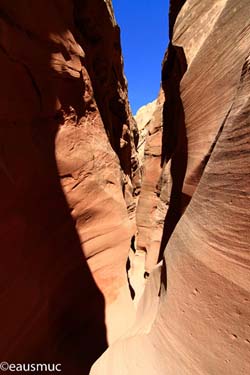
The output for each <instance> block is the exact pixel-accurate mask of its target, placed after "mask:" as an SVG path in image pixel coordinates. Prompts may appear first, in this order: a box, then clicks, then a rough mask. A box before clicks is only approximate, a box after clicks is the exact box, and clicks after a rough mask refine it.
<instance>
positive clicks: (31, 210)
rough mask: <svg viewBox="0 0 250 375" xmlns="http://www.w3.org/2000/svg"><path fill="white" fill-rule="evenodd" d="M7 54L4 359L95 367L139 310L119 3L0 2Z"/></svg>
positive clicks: (3, 56) (1, 147)
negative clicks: (132, 280) (130, 271)
mask: <svg viewBox="0 0 250 375" xmlns="http://www.w3.org/2000/svg"><path fill="white" fill-rule="evenodd" d="M0 62H1V69H0V74H1V87H2V90H1V100H0V103H1V104H0V132H1V144H0V177H1V184H0V190H1V196H2V209H1V222H0V236H1V273H0V274H1V319H0V330H1V343H0V355H1V360H5V361H9V362H10V363H11V362H14V363H15V362H17V361H18V362H26V363H27V362H37V361H38V362H39V363H41V362H50V363H55V362H59V363H62V369H63V373H64V374H73V373H74V374H78V373H79V374H86V373H88V371H89V368H90V366H91V364H92V363H93V362H94V360H95V359H96V358H97V357H98V356H100V354H101V353H102V352H103V351H104V350H105V348H106V345H107V339H106V336H107V335H108V340H109V341H112V340H114V338H115V337H116V336H117V335H119V334H120V333H121V332H123V330H125V329H126V327H127V326H128V325H129V324H130V322H131V321H132V319H133V316H134V309H133V305H132V301H131V298H130V292H129V288H128V285H127V274H126V268H125V265H126V260H127V257H128V252H129V247H130V239H131V236H132V234H133V233H134V231H135V224H134V222H133V220H134V209H135V203H134V198H133V194H134V190H135V189H136V188H138V185H139V181H138V178H137V177H136V171H137V159H136V158H137V157H136V153H135V147H136V146H135V144H136V142H137V138H138V135H137V130H136V126H135V122H134V120H133V118H132V115H131V111H130V108H129V104H128V100H127V85H126V81H125V78H124V76H123V63H122V57H121V49H120V36H119V28H118V26H117V24H116V22H115V19H114V16H113V11H112V6H111V2H110V1H103V0H94V1H93V0H91V1H90V0H89V1H84V2H82V1H66V2H65V1H57V0H46V1H40V0H38V1H35V2H33V1H29V0H27V1H23V2H9V1H1V4H0ZM134 177H135V179H134ZM136 178H137V181H136ZM124 198H125V199H124ZM125 200H126V201H125ZM126 206H127V208H128V210H129V213H130V216H131V220H132V221H130V220H129V218H128V212H127V208H126ZM117 239H119V241H117ZM118 312H123V313H125V318H127V321H125V320H124V322H123V325H121V324H120V323H119V321H117V320H116V316H117V313H118ZM106 330H107V332H106Z"/></svg>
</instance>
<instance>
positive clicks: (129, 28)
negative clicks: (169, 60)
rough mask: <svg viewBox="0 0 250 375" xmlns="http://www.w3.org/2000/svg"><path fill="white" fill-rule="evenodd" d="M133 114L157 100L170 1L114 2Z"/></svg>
mask: <svg viewBox="0 0 250 375" xmlns="http://www.w3.org/2000/svg"><path fill="white" fill-rule="evenodd" d="M113 7H114V12H115V17H116V21H117V23H118V24H119V26H120V28H121V43H122V53H123V57H124V68H125V75H126V77H127V80H128V91H129V101H130V105H131V108H132V112H133V114H135V113H136V112H137V110H138V109H139V108H140V107H141V106H143V105H145V104H147V103H149V102H151V101H153V100H154V99H156V98H157V95H158V92H159V89H160V81H161V63H162V59H163V56H164V52H165V51H166V48H167V44H168V9H169V0H113Z"/></svg>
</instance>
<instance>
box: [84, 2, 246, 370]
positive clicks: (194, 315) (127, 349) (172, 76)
mask: <svg viewBox="0 0 250 375" xmlns="http://www.w3.org/2000/svg"><path fill="white" fill-rule="evenodd" d="M249 14H250V3H249V1H248V0H243V1H235V0H215V1H213V2H211V1H202V2H201V1H198V0H187V1H172V3H171V6H170V38H171V42H170V45H169V48H168V51H167V53H166V56H165V59H164V63H163V73H162V86H163V89H164V92H165V97H166V100H165V103H164V109H163V137H162V139H163V142H162V155H161V157H162V166H163V168H169V170H170V177H171V179H169V181H170V182H171V183H170V185H169V187H168V189H171V195H170V202H169V207H168V210H167V214H166V218H165V226H164V231H163V238H162V243H161V247H162V252H163V250H164V249H165V251H164V257H163V266H162V271H161V275H160V274H159V268H156V269H155V270H153V272H152V276H150V278H149V283H148V285H147V287H146V293H145V296H144V299H142V301H141V306H140V308H139V310H138V316H137V322H136V324H135V326H134V327H133V329H131V330H130V331H129V332H128V333H127V335H126V336H124V337H123V339H120V340H118V341H117V342H116V343H115V344H114V345H112V346H111V348H110V349H108V351H107V352H106V353H105V354H104V355H103V356H102V357H101V359H100V360H99V361H98V362H97V363H96V364H95V365H94V367H93V369H92V371H91V374H93V375H99V374H115V375H119V374H123V375H124V374H129V375H137V374H147V375H154V374H155V375H161V374H162V375H166V374H168V375H176V374H185V375H194V374H202V375H212V374H228V375H234V374H239V375H245V374H247V373H248V372H249V368H250V355H249V354H250V323H249V322H250V283H249V267H250V255H249V243H250V214H249V213H250V48H249V47H250V43H249V41H250V20H249ZM164 188H167V186H166V183H165V185H164ZM142 194H143V191H142ZM148 209H149V210H150V209H151V208H150V207H149V208H148ZM148 213H149V211H148ZM166 245H167V246H166ZM159 290H160V292H159ZM158 294H159V300H158V299H157V298H158V297H157V296H158ZM158 304H159V305H158ZM155 306H156V308H155ZM157 306H158V307H157Z"/></svg>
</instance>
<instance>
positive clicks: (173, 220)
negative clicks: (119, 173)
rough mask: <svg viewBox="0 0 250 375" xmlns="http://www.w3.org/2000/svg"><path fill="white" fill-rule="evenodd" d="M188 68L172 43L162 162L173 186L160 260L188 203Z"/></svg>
mask: <svg viewBox="0 0 250 375" xmlns="http://www.w3.org/2000/svg"><path fill="white" fill-rule="evenodd" d="M186 70H187V62H186V57H185V53H184V50H183V48H182V47H177V46H174V45H172V43H170V44H169V47H168V51H167V53H166V56H165V58H164V62H163V68H162V87H163V90H164V93H165V103H164V107H163V135H162V160H161V164H162V166H163V167H164V166H165V165H166V164H167V163H168V162H170V163H171V167H170V173H171V178H172V189H171V195H170V202H169V207H168V211H167V214H166V218H165V221H164V228H163V234H162V240H161V246H160V254H159V261H160V260H161V259H162V258H163V253H164V250H165V247H166V245H167V243H168V240H169V238H170V236H171V234H172V233H173V231H174V228H175V226H176V224H177V223H178V221H179V219H180V217H181V215H182V212H183V208H184V205H185V203H184V201H185V197H184V196H183V193H182V186H183V181H184V177H185V173H186V168H187V155H188V149H187V137H186V126H185V115H184V110H183V104H182V100H181V95H180V82H181V79H182V77H183V75H184V74H185V72H186Z"/></svg>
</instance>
